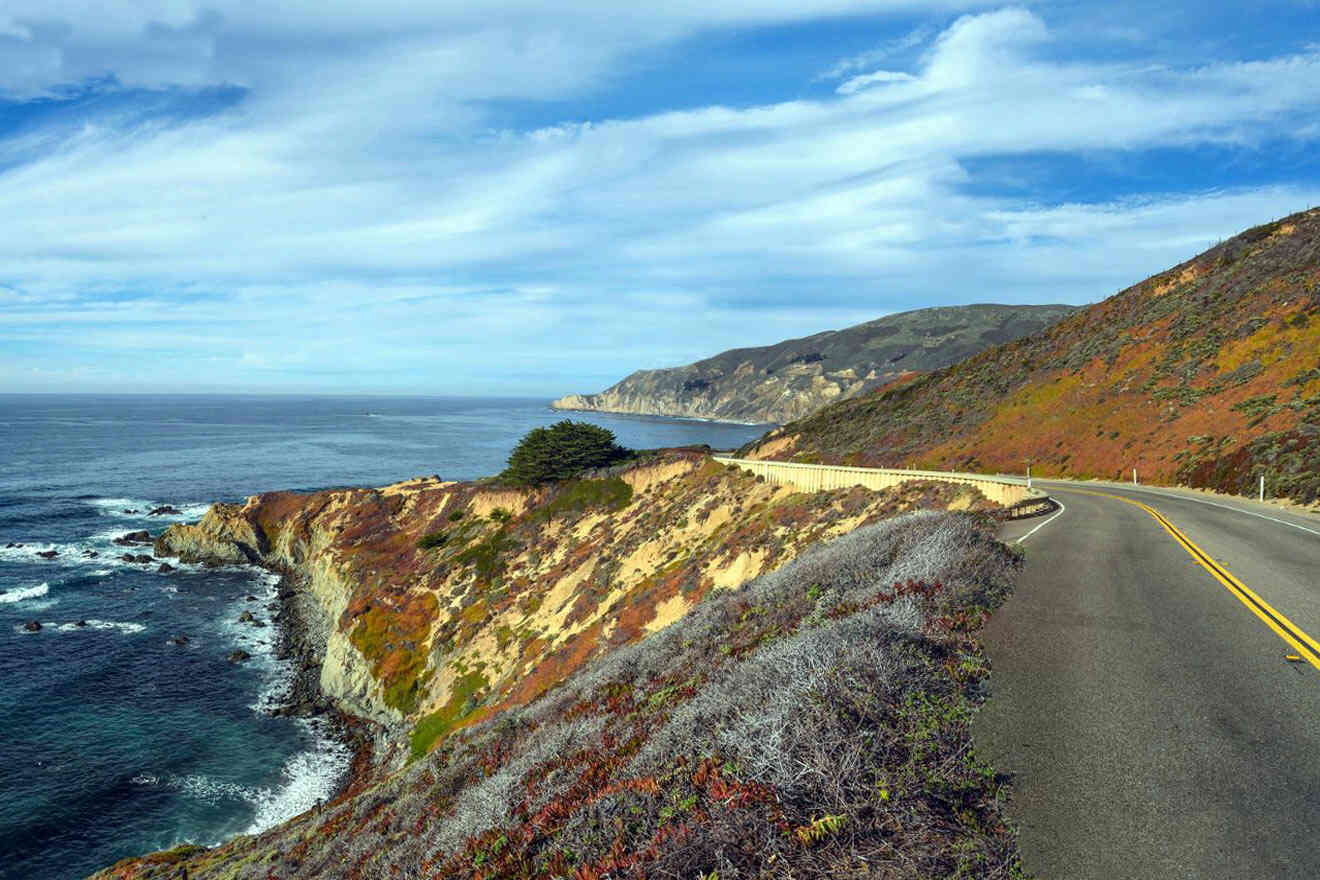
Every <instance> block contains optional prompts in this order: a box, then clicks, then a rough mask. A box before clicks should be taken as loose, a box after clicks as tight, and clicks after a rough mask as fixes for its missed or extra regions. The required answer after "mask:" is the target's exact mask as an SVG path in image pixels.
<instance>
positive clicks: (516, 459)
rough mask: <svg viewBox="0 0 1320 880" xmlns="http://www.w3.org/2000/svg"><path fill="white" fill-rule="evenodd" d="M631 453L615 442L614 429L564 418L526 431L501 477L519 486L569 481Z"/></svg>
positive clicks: (620, 459)
mask: <svg viewBox="0 0 1320 880" xmlns="http://www.w3.org/2000/svg"><path fill="white" fill-rule="evenodd" d="M632 455H633V453H632V450H629V449H625V448H624V447H622V446H620V445H619V444H618V443H616V442H615V440H614V433H613V432H612V431H608V430H606V429H605V428H601V427H598V426H596V425H591V424H588V423H586V422H573V421H569V420H567V419H565V420H564V421H562V422H556V423H555V424H553V425H551V426H549V427H548V428H534V429H532V430H531V431H529V432H527V434H526V435H525V436H524V437H523V438H522V440H520V441H518V445H517V446H515V447H514V448H513V452H512V453H511V454H510V455H509V462H508V467H507V468H505V470H504V472H503V473H502V474H501V475H500V476H501V477H502V478H503V479H504V480H505V481H506V482H509V483H513V484H514V485H517V486H536V485H540V484H543V483H551V482H555V481H557V480H566V479H569V478H571V477H575V476H577V475H578V474H580V473H582V472H583V471H585V470H588V469H590V468H599V467H606V466H608V465H611V464H614V463H616V462H619V461H623V460H624V459H627V458H630V457H632Z"/></svg>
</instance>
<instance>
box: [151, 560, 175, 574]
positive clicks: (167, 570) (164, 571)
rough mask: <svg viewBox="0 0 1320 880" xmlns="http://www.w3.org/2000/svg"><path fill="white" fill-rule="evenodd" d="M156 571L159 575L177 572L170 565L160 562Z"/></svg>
mask: <svg viewBox="0 0 1320 880" xmlns="http://www.w3.org/2000/svg"><path fill="white" fill-rule="evenodd" d="M156 571H158V572H159V573H161V574H169V573H170V572H172V571H178V569H176V568H175V567H174V566H172V565H170V564H169V563H168V562H162V563H161V564H160V567H159V568H157V569H156Z"/></svg>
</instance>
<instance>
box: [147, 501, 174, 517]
mask: <svg viewBox="0 0 1320 880" xmlns="http://www.w3.org/2000/svg"><path fill="white" fill-rule="evenodd" d="M181 513H182V511H181V510H179V509H178V508H177V507H175V506H173V505H172V504H162V505H161V506H160V507H157V508H155V509H153V510H149V511H147V516H179V515H180V514H181Z"/></svg>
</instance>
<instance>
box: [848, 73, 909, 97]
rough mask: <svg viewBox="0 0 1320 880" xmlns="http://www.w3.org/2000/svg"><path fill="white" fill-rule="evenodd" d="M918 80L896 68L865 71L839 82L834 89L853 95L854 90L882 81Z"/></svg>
mask: <svg viewBox="0 0 1320 880" xmlns="http://www.w3.org/2000/svg"><path fill="white" fill-rule="evenodd" d="M915 80H916V77H914V76H913V75H912V74H910V73H903V72H902V71H895V70H876V71H872V72H871V73H864V74H862V75H860V76H854V77H851V78H849V79H847V80H845V81H844V82H842V83H840V84H839V87H838V88H837V89H835V90H834V91H835V92H836V93H838V94H840V95H851V94H853V93H854V92H860V91H861V90H862V89H864V88H867V87H868V86H873V85H879V84H881V83H903V82H913V81H915Z"/></svg>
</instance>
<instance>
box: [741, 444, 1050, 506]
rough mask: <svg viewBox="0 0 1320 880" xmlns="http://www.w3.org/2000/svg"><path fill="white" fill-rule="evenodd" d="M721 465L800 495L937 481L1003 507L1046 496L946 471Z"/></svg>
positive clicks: (1020, 485) (747, 462)
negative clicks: (973, 490) (972, 491)
mask: <svg viewBox="0 0 1320 880" xmlns="http://www.w3.org/2000/svg"><path fill="white" fill-rule="evenodd" d="M715 460H716V461H718V462H720V463H721V464H733V465H737V466H738V467H740V468H742V469H743V470H746V471H750V472H751V473H753V474H756V475H757V476H760V477H765V478H766V481H767V482H771V483H783V484H785V485H789V486H793V487H794V488H796V489H799V490H801V491H803V492H819V491H820V490H822V489H847V488H850V487H852V486H864V487H866V488H867V489H888V488H889V487H891V486H897V485H899V484H900V483H906V482H908V481H909V480H937V481H939V482H941V483H958V484H962V485H967V486H975V487H976V488H977V489H980V490H981V494H983V495H984V496H985V497H986V498H989V499H990V500H991V501H994V502H995V503H997V504H1002V505H1003V506H1004V507H1010V506H1012V505H1014V504H1019V503H1021V502H1023V501H1035V500H1041V501H1043V500H1044V499H1046V498H1047V497H1048V496H1047V495H1046V494H1045V493H1044V492H1042V491H1040V490H1039V489H1028V488H1027V486H1026V483H1024V482H1019V481H1016V480H1013V479H1010V478H1006V477H986V476H982V475H980V474H956V473H952V472H949V471H909V470H901V469H898V468H859V467H841V466H838V465H830V464H797V463H795V462H787V461H753V460H752V459H747V458H726V457H724V456H721V455H717V456H715Z"/></svg>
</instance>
